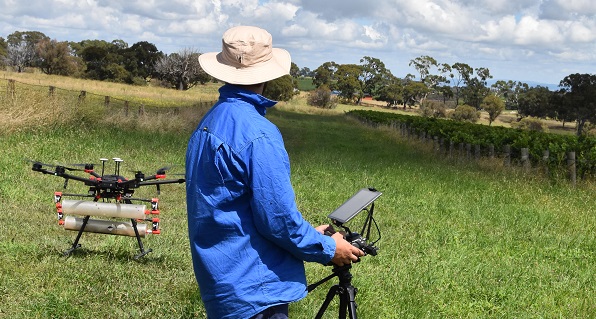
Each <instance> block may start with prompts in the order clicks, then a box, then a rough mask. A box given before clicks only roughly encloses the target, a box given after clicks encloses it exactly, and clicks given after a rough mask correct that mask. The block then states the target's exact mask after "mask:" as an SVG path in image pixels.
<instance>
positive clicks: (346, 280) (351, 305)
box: [308, 264, 358, 319]
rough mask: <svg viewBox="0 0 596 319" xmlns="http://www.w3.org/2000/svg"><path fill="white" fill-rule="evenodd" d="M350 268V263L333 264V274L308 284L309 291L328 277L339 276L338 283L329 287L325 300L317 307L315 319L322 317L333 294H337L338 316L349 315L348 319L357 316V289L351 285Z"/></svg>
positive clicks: (344, 316)
mask: <svg viewBox="0 0 596 319" xmlns="http://www.w3.org/2000/svg"><path fill="white" fill-rule="evenodd" d="M350 268H352V265H350V264H348V265H344V266H335V265H334V266H333V274H331V275H329V276H327V277H325V278H323V279H322V280H320V281H318V282H316V283H314V284H311V285H309V286H308V292H311V291H312V290H314V289H315V288H316V287H317V286H319V285H320V284H322V283H324V282H326V281H328V280H329V279H331V278H333V277H338V278H339V284H337V285H334V286H332V287H331V288H329V291H328V292H327V297H326V298H325V301H323V304H322V305H321V308H319V312H318V313H317V315H316V317H315V318H316V319H320V318H322V317H323V314H324V313H325V310H327V307H328V306H329V304H330V303H331V300H333V298H334V297H335V296H339V318H340V319H342V318H346V315H349V317H348V318H350V319H356V318H357V315H356V307H357V305H356V293H357V292H358V289H357V288H356V287H354V286H352V274H351V273H350Z"/></svg>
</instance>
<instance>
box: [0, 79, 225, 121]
mask: <svg viewBox="0 0 596 319" xmlns="http://www.w3.org/2000/svg"><path fill="white" fill-rule="evenodd" d="M2 82H5V83H2ZM2 86H4V87H5V88H6V89H5V90H4V92H3V93H4V94H0V97H2V98H3V102H6V101H9V100H18V99H23V98H24V97H27V98H28V99H31V98H32V99H33V101H39V100H41V101H43V100H45V101H46V102H50V101H51V100H52V99H60V100H61V101H62V102H63V104H65V105H69V106H71V107H72V108H73V109H75V110H76V109H77V108H95V109H97V110H99V109H100V108H103V109H104V110H110V111H111V112H114V111H117V112H121V113H120V114H121V115H123V116H134V115H144V114H159V113H172V112H174V113H178V112H179V111H180V108H181V107H172V106H154V105H149V104H147V103H141V102H136V101H131V100H126V99H122V98H118V97H114V96H109V95H102V94H97V93H93V92H89V91H86V90H80V91H78V90H71V89H63V88H59V87H57V86H46V85H35V84H29V83H23V82H19V81H16V80H13V79H0V87H2ZM2 95H3V96H2ZM214 103H215V101H214V100H208V101H198V102H196V103H193V105H191V106H183V107H184V108H188V107H191V108H199V109H204V108H208V107H210V106H211V105H213V104H214ZM3 104H5V105H6V104H7V103H3Z"/></svg>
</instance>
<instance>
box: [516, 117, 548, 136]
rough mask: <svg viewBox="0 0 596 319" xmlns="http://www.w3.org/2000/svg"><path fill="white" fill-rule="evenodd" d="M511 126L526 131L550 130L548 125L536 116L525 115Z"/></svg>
mask: <svg viewBox="0 0 596 319" xmlns="http://www.w3.org/2000/svg"><path fill="white" fill-rule="evenodd" d="M511 126H512V127H513V128H518V129H522V130H526V131H537V132H548V126H547V125H546V124H545V123H544V122H542V121H541V120H540V119H538V118H535V117H524V118H523V119H521V120H520V121H519V122H517V123H511Z"/></svg>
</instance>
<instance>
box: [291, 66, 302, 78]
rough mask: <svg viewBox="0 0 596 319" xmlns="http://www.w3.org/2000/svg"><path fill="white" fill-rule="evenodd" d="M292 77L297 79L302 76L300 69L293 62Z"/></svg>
mask: <svg viewBox="0 0 596 319" xmlns="http://www.w3.org/2000/svg"><path fill="white" fill-rule="evenodd" d="M290 75H291V76H292V77H293V78H297V77H299V76H300V68H298V65H297V64H296V63H294V62H292V63H291V64H290Z"/></svg>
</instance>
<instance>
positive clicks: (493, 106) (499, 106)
mask: <svg viewBox="0 0 596 319" xmlns="http://www.w3.org/2000/svg"><path fill="white" fill-rule="evenodd" d="M481 107H482V109H483V110H485V111H486V112H487V113H488V125H489V126H490V125H492V124H493V122H494V121H495V120H496V119H497V117H498V116H499V115H500V114H501V112H503V110H504V109H505V102H503V100H502V99H501V98H500V97H498V96H496V95H494V94H489V95H487V96H486V97H485V98H484V100H482V104H481Z"/></svg>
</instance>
